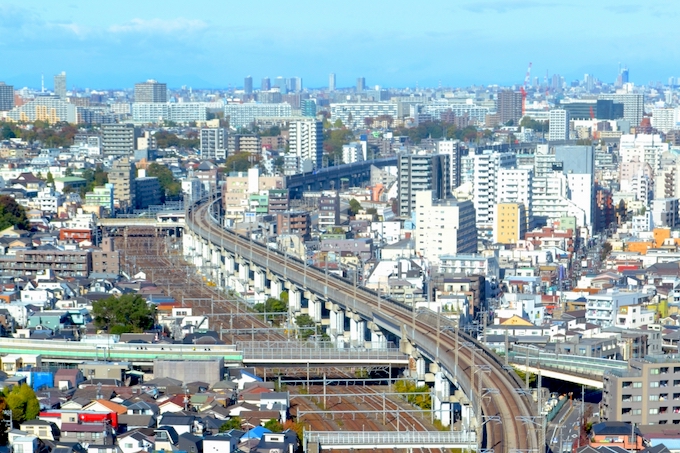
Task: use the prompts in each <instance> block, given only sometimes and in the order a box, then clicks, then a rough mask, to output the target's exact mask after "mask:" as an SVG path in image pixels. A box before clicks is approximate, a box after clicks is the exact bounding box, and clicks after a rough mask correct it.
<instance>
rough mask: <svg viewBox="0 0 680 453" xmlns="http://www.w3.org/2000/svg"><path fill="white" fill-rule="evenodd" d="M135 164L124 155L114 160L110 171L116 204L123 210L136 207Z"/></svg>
mask: <svg viewBox="0 0 680 453" xmlns="http://www.w3.org/2000/svg"><path fill="white" fill-rule="evenodd" d="M135 177H136V169H135V166H134V165H133V164H132V162H130V159H129V158H127V157H123V158H122V159H118V160H116V161H114V162H113V165H112V166H111V171H110V172H109V183H111V184H113V198H114V204H116V205H117V206H118V208H119V209H120V210H121V211H127V210H129V209H133V208H134V207H135V202H136V199H135V188H134V183H135Z"/></svg>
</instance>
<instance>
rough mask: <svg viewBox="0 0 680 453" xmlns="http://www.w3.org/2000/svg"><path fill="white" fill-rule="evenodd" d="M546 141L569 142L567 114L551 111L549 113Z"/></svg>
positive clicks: (557, 110) (565, 112) (564, 111)
mask: <svg viewBox="0 0 680 453" xmlns="http://www.w3.org/2000/svg"><path fill="white" fill-rule="evenodd" d="M549 121H550V129H549V131H548V141H551V142H552V141H557V140H569V112H567V111H566V110H563V109H553V110H551V111H550V113H549Z"/></svg>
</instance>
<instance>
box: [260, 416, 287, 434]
mask: <svg viewBox="0 0 680 453" xmlns="http://www.w3.org/2000/svg"><path fill="white" fill-rule="evenodd" d="M264 427H265V428H267V429H268V430H270V431H271V432H273V433H280V432H281V431H283V425H282V424H281V423H280V422H279V421H278V420H277V419H275V418H272V419H269V420H267V421H266V422H265V423H264Z"/></svg>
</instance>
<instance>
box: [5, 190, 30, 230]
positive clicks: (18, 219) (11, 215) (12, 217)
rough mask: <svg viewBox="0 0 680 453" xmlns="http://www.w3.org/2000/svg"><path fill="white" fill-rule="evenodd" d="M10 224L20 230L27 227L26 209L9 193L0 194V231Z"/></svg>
mask: <svg viewBox="0 0 680 453" xmlns="http://www.w3.org/2000/svg"><path fill="white" fill-rule="evenodd" d="M11 226H15V227H17V228H19V229H21V230H27V229H28V228H29V225H28V219H27V218H26V210H25V209H24V207H23V206H21V205H20V204H19V203H17V202H16V200H15V199H14V198H12V197H10V196H9V195H0V231H2V230H4V229H7V228H9V227H11Z"/></svg>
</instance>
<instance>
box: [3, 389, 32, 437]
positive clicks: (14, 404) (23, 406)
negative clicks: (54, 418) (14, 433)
mask: <svg viewBox="0 0 680 453" xmlns="http://www.w3.org/2000/svg"><path fill="white" fill-rule="evenodd" d="M2 394H3V398H4V400H5V403H6V404H7V408H8V409H9V410H11V411H12V421H13V422H14V426H15V427H17V426H19V424H21V423H23V422H25V421H27V420H33V419H35V418H38V414H39V413H40V403H39V402H38V398H37V397H36V396H35V392H34V391H33V389H32V388H31V387H30V386H29V385H27V384H21V385H15V386H13V387H11V388H10V387H5V389H4V390H3V392H2Z"/></svg>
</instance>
